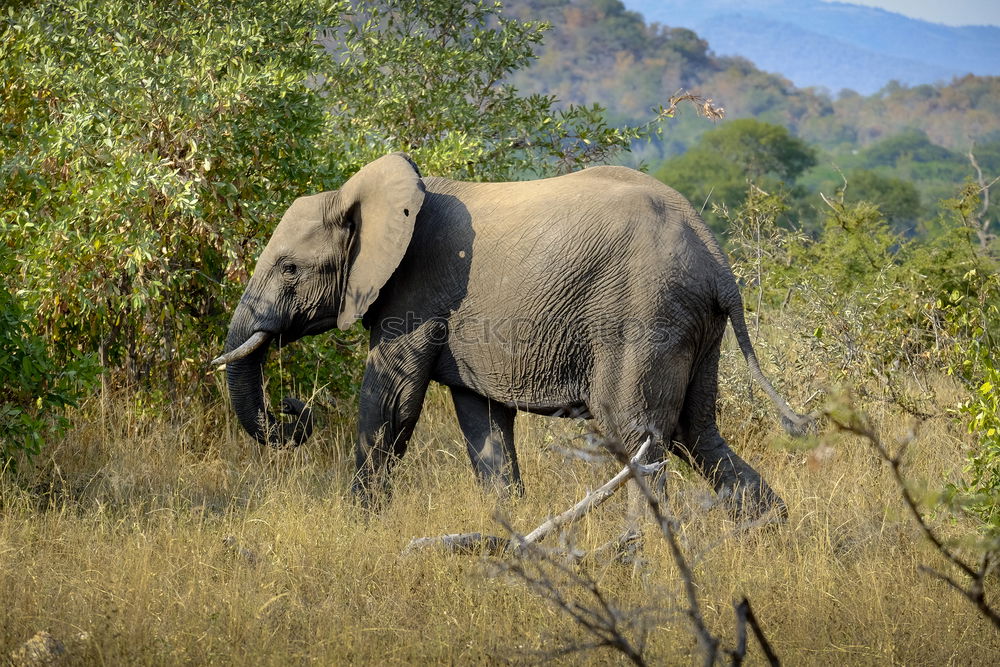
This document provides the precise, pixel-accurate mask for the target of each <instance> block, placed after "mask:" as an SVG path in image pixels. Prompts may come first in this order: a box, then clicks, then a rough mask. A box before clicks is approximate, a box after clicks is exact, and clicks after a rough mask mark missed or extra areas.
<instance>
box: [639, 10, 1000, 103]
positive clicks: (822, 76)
mask: <svg viewBox="0 0 1000 667" xmlns="http://www.w3.org/2000/svg"><path fill="white" fill-rule="evenodd" d="M624 3H625V6H626V7H628V8H630V9H632V10H635V11H637V12H640V13H641V14H642V15H643V16H644V17H645V18H646V20H647V22H649V23H653V22H656V23H662V24H666V25H672V26H683V27H686V28H691V29H692V30H695V31H696V32H698V34H700V35H701V36H702V37H705V38H706V39H708V40H709V42H710V43H711V45H712V49H713V50H714V51H715V52H716V53H719V54H726V55H740V56H743V57H745V58H747V59H749V60H751V61H753V62H754V64H756V65H757V66H758V67H760V68H761V69H765V70H767V71H769V72H781V73H782V74H783V75H785V76H787V77H788V78H790V79H791V80H792V81H794V82H795V83H796V85H798V86H799V87H807V86H817V87H823V88H826V89H827V90H828V91H829V92H831V93H834V94H835V93H837V92H839V91H840V90H842V89H851V90H854V91H857V92H859V93H862V94H872V93H875V92H877V91H878V90H879V89H881V88H882V87H883V86H884V85H885V84H886V83H887V82H889V81H891V80H897V81H899V82H901V83H904V84H908V85H920V84H924V83H940V82H945V83H946V82H948V81H950V80H951V79H953V78H956V77H963V76H965V75H966V74H978V75H997V74H1000V48H998V44H1000V27H995V26H963V27H952V26H945V25H939V24H935V23H929V22H927V21H920V20H917V19H912V18H908V17H906V16H902V15H900V14H895V13H892V12H887V11H884V10H882V9H878V8H875V7H865V6H860V5H857V4H850V3H844V2H823V1H822V0H703V1H702V2H687V1H685V0H624Z"/></svg>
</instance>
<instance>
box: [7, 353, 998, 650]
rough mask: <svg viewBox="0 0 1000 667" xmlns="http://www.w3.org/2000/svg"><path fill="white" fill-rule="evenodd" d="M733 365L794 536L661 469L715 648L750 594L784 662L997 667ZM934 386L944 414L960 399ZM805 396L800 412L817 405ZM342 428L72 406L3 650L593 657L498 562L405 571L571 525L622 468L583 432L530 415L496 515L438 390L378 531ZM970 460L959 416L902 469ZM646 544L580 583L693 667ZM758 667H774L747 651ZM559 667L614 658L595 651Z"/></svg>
mask: <svg viewBox="0 0 1000 667" xmlns="http://www.w3.org/2000/svg"><path fill="white" fill-rule="evenodd" d="M763 344H764V345H765V346H766V341H765V342H764V343H763ZM741 364H742V362H741V360H740V359H739V358H738V352H735V351H734V349H733V347H732V346H727V349H726V353H725V366H726V368H725V373H724V377H725V378H726V379H725V380H724V381H723V385H722V388H721V392H722V394H723V401H722V403H721V406H720V413H721V417H720V426H721V429H722V431H723V434H724V435H725V436H726V437H727V438H728V439H729V441H730V443H731V444H732V445H733V447H734V448H735V449H736V450H737V451H738V452H740V453H741V454H742V455H743V456H744V457H745V458H747V459H748V460H750V461H751V462H752V463H753V465H754V466H755V467H757V468H758V469H759V470H760V471H761V472H762V473H763V474H764V475H765V477H766V478H767V479H768V480H769V482H770V483H771V485H772V486H773V487H774V488H775V489H777V490H778V491H779V493H781V495H782V496H783V497H784V499H785V500H786V502H787V503H788V510H789V518H788V522H787V524H785V525H783V526H780V527H778V528H774V529H769V530H761V531H756V532H752V533H750V534H738V533H737V532H736V531H735V530H734V526H733V524H732V523H731V521H730V520H729V518H728V517H727V515H726V513H725V512H724V510H723V509H722V508H721V507H717V506H714V504H713V502H714V501H713V495H712V493H711V490H710V489H709V487H708V485H707V484H706V483H705V482H704V481H703V480H702V479H700V478H699V477H698V476H697V475H695V474H693V473H692V472H691V471H689V470H685V469H684V468H683V466H681V464H679V463H677V462H675V463H674V465H673V467H672V469H671V470H670V472H669V473H668V474H669V478H668V485H667V490H668V492H669V503H668V506H669V510H670V512H671V513H672V515H673V516H674V517H676V518H677V519H678V521H679V525H680V530H679V536H680V539H681V545H682V548H683V549H684V552H685V553H686V555H687V557H688V559H689V561H690V563H691V565H692V567H693V570H694V576H695V581H696V584H697V592H698V595H699V598H700V601H701V603H702V606H703V613H704V615H705V618H706V621H707V623H708V626H709V628H710V630H711V631H712V632H714V633H716V634H718V635H719V636H721V637H722V639H723V641H724V642H727V643H729V644H730V645H731V644H732V643H733V641H734V622H733V611H732V604H733V602H734V601H735V600H738V599H739V598H741V597H743V596H747V597H748V598H749V599H750V601H751V603H752V604H753V607H754V610H755V612H756V615H757V617H758V618H759V620H760V622H761V624H762V626H763V628H764V630H765V631H766V633H767V634H768V636H769V638H770V640H771V642H772V644H773V646H774V648H775V650H776V652H777V653H778V655H779V656H780V657H781V658H782V659H783V660H784V661H785V662H786V664H817V665H828V664H834V663H845V664H852V665H853V664H879V665H881V664H905V665H945V664H959V665H977V664H983V665H986V664H995V663H996V660H997V656H1000V636H998V634H997V632H996V631H995V630H994V629H993V628H992V626H990V625H989V624H988V623H987V622H986V621H984V620H982V619H981V618H980V617H979V616H978V614H977V613H976V611H975V610H974V609H973V608H972V607H971V606H970V605H969V604H968V603H967V602H966V601H965V600H964V599H962V598H960V596H958V595H957V594H956V593H955V592H954V591H952V590H950V589H949V588H948V587H947V586H946V585H945V584H943V583H941V582H940V581H938V580H936V579H933V578H931V577H929V576H927V575H926V574H924V573H921V572H920V571H918V566H920V565H921V564H927V565H932V566H935V567H940V568H942V569H947V566H946V564H945V563H944V562H943V561H942V559H941V558H940V557H939V556H938V555H937V554H936V553H935V552H934V551H933V549H931V548H930V547H929V546H928V544H927V543H926V541H925V540H924V539H923V537H922V535H921V534H920V533H919V531H918V530H917V528H916V526H915V525H914V523H913V522H912V520H911V518H910V517H909V516H908V515H907V514H906V512H905V509H904V507H903V505H902V503H901V501H900V494H899V489H898V488H897V487H896V485H895V483H894V482H893V480H892V478H891V475H890V474H889V472H888V470H887V469H886V467H885V466H884V465H883V464H882V463H881V462H880V460H879V459H878V458H877V456H876V455H875V454H874V452H873V451H872V449H871V448H870V446H869V445H868V444H867V443H865V442H864V441H862V440H861V439H859V438H856V437H853V436H848V435H842V434H837V433H835V432H834V431H833V430H832V429H831V428H830V427H824V429H823V430H822V432H821V434H820V435H819V436H818V437H817V438H815V439H812V440H808V441H806V442H804V443H803V442H794V441H792V440H790V439H788V438H787V437H786V436H784V435H783V434H782V433H781V432H780V428H779V426H778V422H777V418H776V417H774V416H773V413H772V412H771V411H770V410H769V407H768V406H767V404H766V403H765V400H766V399H764V398H763V397H762V396H761V395H760V394H759V393H758V394H757V395H756V396H755V397H753V398H752V399H751V398H750V397H749V395H748V392H747V389H746V387H747V380H746V372H745V371H743V370H741V369H742V368H743V366H742V365H741ZM929 381H930V382H932V384H933V386H934V390H935V394H936V396H937V400H938V402H939V403H940V408H941V410H940V411H941V412H942V413H943V410H944V407H946V406H947V405H949V404H951V403H953V402H954V401H955V400H957V399H958V397H959V393H958V389H957V388H956V387H954V386H952V385H951V384H949V380H948V379H947V378H943V377H937V378H931V379H930V380H929ZM805 384H807V383H804V385H805ZM793 389H795V391H793V392H792V393H793V394H796V395H797V398H798V399H799V400H804V399H805V396H804V395H799V394H804V392H805V391H806V388H805V386H803V387H793ZM869 389H871V392H870V393H871V397H870V398H868V399H866V402H865V403H863V407H865V408H866V409H867V410H868V411H869V413H870V414H871V416H872V418H873V421H874V423H876V424H877V425H878V429H879V432H880V434H881V435H882V437H883V438H884V439H885V440H886V441H887V442H892V441H893V440H894V438H895V437H896V436H897V435H899V434H902V433H903V432H905V431H906V430H908V429H909V428H910V426H911V418H910V417H909V416H907V415H906V414H905V413H903V412H902V411H900V410H897V409H896V408H894V407H893V405H892V404H891V402H886V401H882V400H879V399H878V396H879V392H878V391H877V388H869ZM345 413H346V414H345V415H340V417H337V416H336V415H330V416H329V418H328V419H327V421H326V423H324V425H323V427H322V428H320V429H318V432H317V434H316V435H315V436H314V438H313V440H312V441H310V443H308V444H307V445H306V446H304V447H303V448H300V449H299V450H297V451H294V452H273V451H260V450H258V449H257V448H256V446H255V445H253V444H252V443H251V442H249V441H248V440H247V438H246V437H245V436H244V435H243V434H242V433H241V432H240V431H239V429H238V426H237V425H236V423H235V422H234V420H233V419H232V417H231V416H230V412H229V411H228V409H227V407H226V406H225V405H224V404H223V403H222V402H221V399H220V402H219V403H217V404H215V405H208V406H203V407H193V408H190V409H189V408H183V409H181V408H178V409H177V410H176V411H175V412H174V414H169V415H154V414H151V413H149V411H146V410H143V409H140V407H139V405H138V404H135V405H133V404H132V403H131V402H130V401H129V400H128V399H116V400H112V401H110V402H109V403H108V404H107V405H106V406H105V409H104V410H103V411H102V409H101V406H100V405H99V404H98V403H96V402H95V404H93V405H87V406H85V407H84V408H83V409H82V410H81V411H80V413H79V414H77V415H76V423H77V426H76V427H75V428H74V429H73V430H72V431H71V432H70V433H69V434H68V435H67V436H66V437H65V438H63V439H62V440H61V441H60V442H58V443H54V444H53V445H52V446H51V447H50V449H48V450H47V451H46V452H45V454H44V455H43V456H42V457H40V458H38V459H36V460H35V461H34V462H33V463H32V464H31V465H28V466H24V467H23V468H22V469H21V470H20V471H19V473H18V474H17V475H6V476H4V477H3V480H2V481H0V649H2V652H0V655H8V653H9V652H10V651H11V650H13V649H15V648H16V647H17V646H18V645H20V644H21V643H22V642H24V641H25V640H26V639H28V638H29V637H31V636H32V635H34V634H35V633H36V632H37V631H40V630H46V631H48V632H50V633H52V635H54V636H55V637H57V638H59V639H60V640H61V641H63V642H64V643H65V644H66V645H67V647H68V648H67V651H68V656H69V660H70V661H71V662H75V663H82V664H109V665H117V664H138V665H142V664H156V665H160V664H176V663H193V664H205V663H214V664H264V665H266V664H281V665H284V664H289V663H293V664H294V663H307V662H308V663H318V664H345V663H392V664H400V663H403V664H409V663H427V662H435V663H450V664H480V663H491V664H492V663H498V662H524V661H529V662H530V661H537V660H540V659H543V658H545V657H547V656H551V655H554V654H556V653H557V652H558V651H560V650H561V649H564V648H571V647H574V646H575V647H580V646H582V645H584V644H587V643H588V642H590V641H591V640H590V639H589V638H588V637H587V636H586V634H585V633H584V632H583V631H582V629H581V628H579V627H578V626H576V625H575V624H574V623H573V621H572V620H571V619H569V618H568V617H567V616H565V615H563V614H561V613H560V612H559V611H558V610H557V609H556V608H555V607H554V606H552V605H551V604H550V603H549V602H547V601H545V600H543V599H542V598H540V597H539V596H538V595H537V594H536V593H534V592H533V591H532V590H531V589H530V588H529V587H528V586H527V585H525V583H524V582H523V581H522V580H520V579H519V578H517V577H515V576H513V575H511V574H510V573H508V572H505V571H504V570H503V569H502V568H497V567H495V565H494V564H493V563H492V562H491V561H490V560H489V559H484V558H479V557H475V556H456V555H450V554H446V553H442V552H440V551H436V550H427V551H418V552H414V553H408V554H403V553H402V552H403V549H404V547H405V546H406V544H407V543H408V542H409V540H410V539H411V538H413V537H420V536H427V535H438V534H443V533H450V532H469V531H475V530H482V531H484V532H489V533H494V534H497V533H499V532H501V529H500V528H499V527H498V525H497V523H496V522H495V520H494V516H495V515H496V513H497V512H501V513H502V514H503V515H504V516H506V517H508V520H509V521H510V522H511V524H512V525H513V526H515V527H516V528H518V529H520V530H523V531H524V532H526V531H528V530H530V529H531V528H533V527H534V526H536V525H537V524H538V523H540V522H541V521H542V520H544V519H545V518H546V517H547V516H549V515H551V514H553V513H555V512H558V511H560V510H562V509H565V508H567V507H569V506H570V505H571V504H572V503H573V502H575V501H576V500H578V499H579V498H580V497H582V496H583V494H584V493H585V492H586V491H587V490H588V489H591V488H594V487H596V486H597V485H599V484H600V483H602V482H604V481H606V480H607V479H608V478H609V477H610V476H611V474H613V472H614V470H613V468H614V466H612V465H611V464H604V465H595V464H592V463H586V462H584V461H581V460H577V459H567V458H564V457H563V456H561V455H560V454H558V453H557V452H556V451H555V450H556V449H558V448H557V447H553V445H562V444H566V443H567V442H568V441H570V440H572V438H574V437H575V436H577V435H578V434H580V433H582V432H583V430H584V429H583V427H581V426H580V425H578V424H574V423H571V422H566V421H559V420H548V419H544V418H540V417H530V416H521V417H519V418H518V424H517V438H518V442H519V454H520V459H521V464H522V469H523V473H524V478H525V481H526V484H527V495H526V496H525V497H524V498H523V499H521V500H519V501H516V502H511V503H506V504H501V505H498V502H497V500H496V499H495V498H494V497H492V496H490V495H487V494H484V493H482V492H481V491H480V490H479V489H478V488H477V486H476V484H475V481H474V478H473V474H472V472H471V468H470V466H469V463H468V461H467V459H466V455H465V453H464V447H463V445H462V444H461V439H460V434H459V431H458V429H457V426H456V424H455V419H454V415H453V411H452V409H451V407H450V405H449V402H448V400H447V394H446V393H445V392H444V391H442V390H434V391H432V392H431V394H430V395H429V398H428V401H427V405H426V407H425V410H424V413H423V416H422V418H421V421H420V425H419V427H418V429H417V432H416V434H415V437H414V439H413V442H412V444H411V446H410V451H409V452H408V454H407V456H406V457H405V458H404V460H403V462H402V463H401V465H400V466H399V468H398V469H397V474H396V476H395V494H394V496H393V499H392V502H391V504H390V506H389V507H388V508H387V509H386V510H385V511H384V512H383V513H382V514H381V515H379V516H377V517H374V518H366V517H365V516H364V515H362V514H361V513H359V511H358V510H356V509H355V507H354V506H353V504H352V502H351V500H350V498H349V493H348V487H349V482H350V476H351V473H352V466H353V462H352V461H353V459H352V455H351V446H352V440H353V429H354V427H353V425H352V423H351V420H352V417H353V415H351V411H350V410H348V409H346V408H345ZM970 445H971V441H970V440H969V436H967V435H966V434H965V433H964V432H963V431H962V429H961V426H960V425H959V424H957V423H955V422H954V421H953V420H952V419H951V418H949V417H948V416H947V415H944V414H942V416H939V417H936V418H933V419H930V420H928V421H926V422H925V423H923V424H922V425H921V426H920V428H919V429H918V431H917V436H916V438H915V439H914V440H913V442H912V443H911V444H910V445H909V451H908V455H907V457H906V461H907V468H906V475H907V477H908V479H909V480H910V481H911V482H912V484H913V488H926V489H927V490H929V491H934V490H936V489H940V488H941V486H942V485H943V483H944V482H945V481H946V480H950V479H955V478H956V477H957V476H958V475H959V474H960V471H961V467H962V464H963V460H964V456H965V454H966V451H967V449H968V448H969V447H970ZM624 508H625V500H624V499H622V498H614V499H612V500H611V501H609V502H608V503H607V504H606V505H604V506H602V507H601V508H600V509H598V510H597V511H595V512H593V513H592V514H590V515H588V516H587V517H586V518H585V519H583V520H582V521H581V522H579V523H578V524H577V525H576V526H574V527H573V529H572V530H571V532H570V533H569V534H568V535H567V536H566V537H565V539H566V540H570V541H572V543H573V544H574V545H576V546H578V547H579V548H582V549H589V548H593V547H596V546H597V545H599V544H602V543H604V542H606V541H608V540H610V539H612V538H613V537H615V535H617V534H618V533H619V532H620V531H621V529H622V518H623V515H624ZM929 520H930V521H931V522H932V524H933V525H934V526H935V527H936V528H937V529H938V530H941V531H942V532H943V534H945V535H950V536H957V535H962V534H966V533H969V532H971V531H972V526H971V525H970V524H966V523H964V522H963V520H961V519H956V518H954V517H951V516H949V515H946V514H945V513H943V512H939V513H930V514H929ZM645 532H646V539H645V544H644V547H643V548H642V550H641V552H640V553H639V559H638V561H637V562H635V563H632V564H622V563H620V562H615V561H608V562H605V561H603V560H601V559H596V558H595V559H591V560H585V561H584V562H583V563H582V564H581V565H580V567H581V568H582V570H583V571H584V572H586V573H587V574H588V575H589V576H591V577H593V578H594V580H595V581H596V582H597V583H598V585H599V586H600V587H601V589H602V590H603V591H604V592H605V593H606V594H607V595H608V596H609V597H611V598H613V599H614V601H615V602H616V604H617V606H618V608H620V609H622V610H624V611H628V610H641V613H639V614H638V615H637V616H636V617H635V620H636V623H635V624H634V625H632V626H630V627H629V628H628V632H629V633H630V634H629V636H630V637H631V638H632V639H634V640H635V641H640V640H644V641H645V656H646V658H647V659H648V660H649V661H650V662H651V663H661V664H690V663H691V662H692V661H693V660H699V659H700V656H699V653H698V647H697V643H696V641H695V638H694V635H693V634H692V632H691V627H690V621H689V620H688V618H687V616H686V613H685V610H686V602H685V598H684V595H683V591H682V587H681V582H680V580H679V578H678V574H677V571H676V568H675V566H674V564H673V561H672V559H671V557H670V554H669V551H668V549H667V547H666V544H665V543H664V541H663V540H662V539H660V538H659V536H658V533H657V531H656V529H655V527H654V526H652V524H650V525H648V526H647V527H646V531H645ZM552 576H553V581H555V582H557V583H559V582H561V580H560V579H559V576H558V574H555V573H553V574H552ZM560 585H565V587H566V591H565V592H566V595H567V596H569V597H570V599H576V596H579V595H581V594H580V592H579V591H576V590H573V587H572V585H571V584H570V582H568V581H566V582H562V583H560ZM580 599H583V598H582V597H581V598H580ZM992 599H993V601H994V602H996V601H997V600H996V596H994V597H993V598H992ZM750 658H751V661H752V662H757V663H759V662H761V661H762V660H763V657H762V655H761V653H760V651H759V650H758V649H757V648H756V647H752V648H751V650H750ZM557 660H559V661H563V662H566V663H574V664H575V663H579V662H585V663H606V662H615V661H621V660H622V658H620V657H619V656H617V655H616V654H614V653H613V652H612V651H611V650H610V649H607V648H595V649H590V650H585V651H581V652H574V653H567V654H564V655H561V656H560V657H558V658H557Z"/></svg>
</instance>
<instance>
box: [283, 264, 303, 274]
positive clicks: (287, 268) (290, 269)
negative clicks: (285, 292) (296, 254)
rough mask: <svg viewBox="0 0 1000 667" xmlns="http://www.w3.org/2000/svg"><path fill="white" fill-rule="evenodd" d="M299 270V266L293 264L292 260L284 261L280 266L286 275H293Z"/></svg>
mask: <svg viewBox="0 0 1000 667" xmlns="http://www.w3.org/2000/svg"><path fill="white" fill-rule="evenodd" d="M298 270H299V267H297V266H295V263H294V262H286V263H285V264H284V266H282V267H281V272H282V273H284V274H285V275H286V276H294V275H295V274H296V273H297V272H298Z"/></svg>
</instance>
